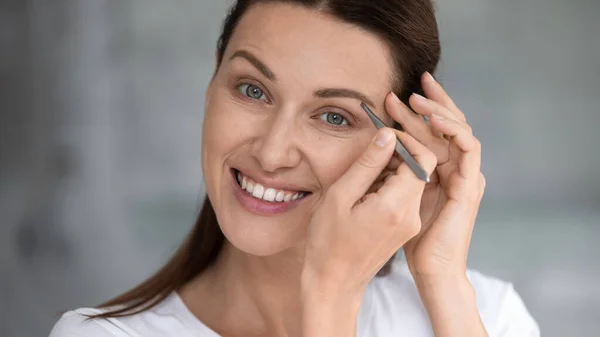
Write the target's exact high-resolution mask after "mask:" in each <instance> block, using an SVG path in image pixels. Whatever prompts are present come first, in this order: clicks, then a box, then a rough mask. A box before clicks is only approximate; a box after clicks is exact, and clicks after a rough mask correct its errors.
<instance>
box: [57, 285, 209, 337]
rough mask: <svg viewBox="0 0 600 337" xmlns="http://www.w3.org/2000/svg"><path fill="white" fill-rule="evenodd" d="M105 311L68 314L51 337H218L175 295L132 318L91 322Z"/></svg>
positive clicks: (71, 312) (59, 321) (87, 310)
mask: <svg viewBox="0 0 600 337" xmlns="http://www.w3.org/2000/svg"><path fill="white" fill-rule="evenodd" d="M113 309H116V307H115V308H113ZM106 310H110V309H95V308H80V309H77V310H73V311H69V312H67V313H65V314H64V315H63V316H62V317H61V318H60V320H58V322H57V323H56V324H55V325H54V328H53V329H52V332H51V333H50V337H142V336H144V337H153V336H177V337H191V336H210V337H214V336H215V334H214V333H212V332H211V331H210V329H208V328H207V327H205V326H204V325H203V324H202V323H201V322H200V321H198V320H197V319H196V318H195V317H194V316H193V314H192V313H191V312H189V310H187V307H186V306H185V304H184V303H183V302H182V301H181V299H180V298H179V296H178V295H177V293H175V292H173V293H172V294H170V295H169V296H167V297H166V298H165V299H164V300H162V301H161V302H159V303H158V304H157V305H156V306H154V307H152V308H149V309H147V310H144V311H141V312H139V313H136V314H133V315H130V316H123V317H111V318H94V319H89V316H92V315H97V314H100V313H103V312H106Z"/></svg>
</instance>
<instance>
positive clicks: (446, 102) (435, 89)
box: [421, 72, 467, 122]
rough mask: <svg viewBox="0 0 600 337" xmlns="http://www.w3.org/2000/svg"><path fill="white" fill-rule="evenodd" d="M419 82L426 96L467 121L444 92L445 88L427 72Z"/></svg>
mask: <svg viewBox="0 0 600 337" xmlns="http://www.w3.org/2000/svg"><path fill="white" fill-rule="evenodd" d="M421 83H422V86H423V91H424V92H425V95H426V96H427V97H429V98H430V99H432V100H434V101H436V102H438V103H440V104H442V105H443V106H445V107H446V108H448V110H450V112H452V113H453V114H454V115H455V116H456V117H458V118H459V119H460V120H462V121H463V122H466V121H467V119H466V117H465V114H464V113H463V112H462V111H461V110H460V109H459V108H458V107H457V106H456V104H455V103H454V101H453V100H452V98H450V96H449V95H448V93H446V90H444V88H443V87H442V85H441V84H440V83H439V82H438V81H436V80H435V78H433V76H432V75H431V74H430V73H429V72H425V73H423V76H422V77H421Z"/></svg>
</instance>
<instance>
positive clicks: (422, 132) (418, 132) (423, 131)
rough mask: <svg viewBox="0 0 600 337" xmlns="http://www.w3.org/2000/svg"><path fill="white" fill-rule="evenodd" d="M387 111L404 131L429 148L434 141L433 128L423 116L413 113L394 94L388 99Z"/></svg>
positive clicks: (386, 103) (386, 101) (386, 102)
mask: <svg viewBox="0 0 600 337" xmlns="http://www.w3.org/2000/svg"><path fill="white" fill-rule="evenodd" d="M385 110H386V111H387V113H388V114H389V115H390V116H392V118H393V119H394V120H395V121H396V122H398V123H399V124H400V125H401V126H402V129H403V130H406V131H407V132H408V133H410V134H411V135H413V137H415V138H416V139H417V140H418V141H419V142H420V143H422V144H424V145H425V146H428V145H429V144H430V143H431V142H432V141H433V140H434V139H433V138H434V137H435V136H434V135H433V133H432V131H431V127H429V125H428V124H427V122H425V120H424V119H423V116H421V115H419V114H415V113H413V112H412V111H411V110H410V109H409V108H408V107H407V106H406V105H405V104H404V103H402V101H400V99H398V96H396V94H394V93H393V92H392V93H390V94H389V95H388V97H386V100H385Z"/></svg>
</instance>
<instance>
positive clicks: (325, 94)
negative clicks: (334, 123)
mask: <svg viewBox="0 0 600 337" xmlns="http://www.w3.org/2000/svg"><path fill="white" fill-rule="evenodd" d="M236 57H239V58H243V59H245V60H247V61H248V62H250V63H251V64H252V65H253V66H254V67H255V68H256V69H257V70H258V71H260V73H261V74H263V75H264V76H265V77H266V78H267V79H269V80H270V81H273V82H276V81H277V76H275V74H274V73H273V72H272V71H271V70H270V69H269V67H267V66H266V65H265V64H264V63H263V62H262V61H261V60H259V59H258V58H257V57H256V56H254V55H252V53H250V52H249V51H247V50H243V49H241V50H238V51H236V52H235V53H233V55H231V57H230V58H229V60H230V61H231V60H233V59H234V58H236ZM314 97H317V98H333V97H345V98H354V99H357V100H359V101H362V102H364V103H365V104H367V105H370V106H372V107H374V106H375V104H374V103H373V101H371V100H370V99H369V98H368V97H367V96H366V95H364V94H362V93H360V92H358V91H356V90H352V89H345V88H326V89H319V90H317V91H315V93H314Z"/></svg>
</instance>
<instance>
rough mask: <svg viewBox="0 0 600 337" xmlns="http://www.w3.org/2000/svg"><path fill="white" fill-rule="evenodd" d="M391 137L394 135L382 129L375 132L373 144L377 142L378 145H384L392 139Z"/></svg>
mask: <svg viewBox="0 0 600 337" xmlns="http://www.w3.org/2000/svg"><path fill="white" fill-rule="evenodd" d="M393 138H394V135H393V134H392V132H391V131H388V130H385V129H383V130H381V131H379V133H378V134H377V138H376V139H375V144H377V146H379V147H386V146H387V145H388V144H389V143H390V142H391V141H392V139H393Z"/></svg>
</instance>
